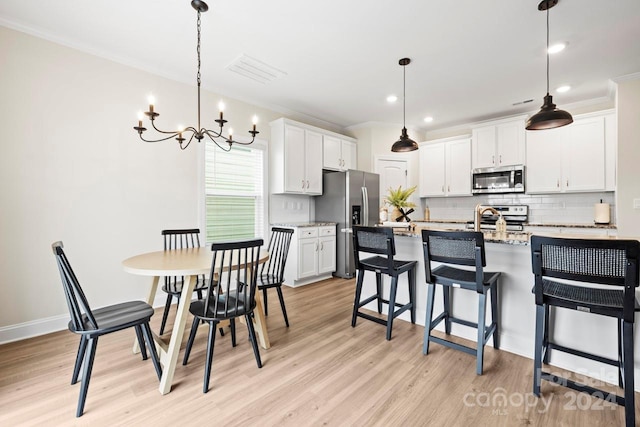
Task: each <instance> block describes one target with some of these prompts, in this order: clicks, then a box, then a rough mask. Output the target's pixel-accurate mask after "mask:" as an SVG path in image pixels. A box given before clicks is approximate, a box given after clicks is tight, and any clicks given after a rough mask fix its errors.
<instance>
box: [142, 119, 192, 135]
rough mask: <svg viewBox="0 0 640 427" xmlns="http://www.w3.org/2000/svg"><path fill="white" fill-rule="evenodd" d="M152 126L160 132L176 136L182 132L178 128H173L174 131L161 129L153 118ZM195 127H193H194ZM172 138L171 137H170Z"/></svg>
mask: <svg viewBox="0 0 640 427" xmlns="http://www.w3.org/2000/svg"><path fill="white" fill-rule="evenodd" d="M151 126H153V128H154V129H155V130H156V132H160V133H164V134H167V135H168V134H171V135H173V136H176V135H177V134H179V133H180V131H177V130H173V131H166V130H160V129H158V128H157V127H156V124H155V121H154V120H151ZM192 129H193V128H192ZM170 138H171V137H170Z"/></svg>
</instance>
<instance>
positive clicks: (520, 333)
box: [362, 224, 640, 391]
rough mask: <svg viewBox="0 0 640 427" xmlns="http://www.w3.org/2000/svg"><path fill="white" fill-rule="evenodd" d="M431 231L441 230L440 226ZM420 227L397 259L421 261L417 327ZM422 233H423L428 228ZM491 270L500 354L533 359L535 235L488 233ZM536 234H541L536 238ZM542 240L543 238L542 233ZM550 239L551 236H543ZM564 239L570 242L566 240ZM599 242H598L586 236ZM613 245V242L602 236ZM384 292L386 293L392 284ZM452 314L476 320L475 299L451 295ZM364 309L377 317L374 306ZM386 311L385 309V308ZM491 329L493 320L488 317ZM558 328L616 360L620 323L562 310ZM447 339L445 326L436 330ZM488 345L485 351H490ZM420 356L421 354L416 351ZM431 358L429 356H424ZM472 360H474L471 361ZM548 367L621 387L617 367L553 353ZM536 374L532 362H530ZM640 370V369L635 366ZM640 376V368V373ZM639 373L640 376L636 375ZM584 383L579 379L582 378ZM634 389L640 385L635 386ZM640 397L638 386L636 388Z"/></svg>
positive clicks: (558, 335)
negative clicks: (495, 275) (496, 274)
mask: <svg viewBox="0 0 640 427" xmlns="http://www.w3.org/2000/svg"><path fill="white" fill-rule="evenodd" d="M434 225H435V226H432V227H428V228H431V229H442V227H441V226H439V225H438V224H434ZM419 228H420V227H418V229H417V230H416V231H411V230H403V231H396V233H395V234H396V237H395V243H396V257H395V258H396V259H398V260H418V269H417V276H416V277H417V280H416V283H417V286H416V288H417V289H416V315H417V317H416V323H418V324H420V325H423V326H424V324H425V312H426V298H427V296H426V288H427V286H426V282H425V271H424V257H423V251H422V238H421V234H420V229H419ZM422 228H425V227H424V226H423V227H422ZM484 234H485V250H486V260H487V266H486V269H485V271H501V272H502V275H501V277H500V281H499V284H498V295H499V301H498V307H499V308H498V312H499V317H500V319H499V324H500V350H503V351H508V352H511V353H515V354H518V355H521V356H524V357H527V358H530V359H533V350H534V333H535V302H534V296H533V293H532V288H533V273H532V270H531V250H530V246H529V238H530V235H531V233H528V232H527V233H506V234H503V235H500V234H499V233H484ZM536 234H538V233H536ZM539 234H543V233H539ZM544 234H547V233H544ZM565 237H571V236H566V235H565ZM584 237H590V238H597V237H595V236H584ZM601 238H604V239H610V238H615V236H602V237H601ZM385 280H386V281H387V286H385V291H386V292H388V288H389V286H388V281H389V279H388V278H385ZM405 281H406V278H404V277H403V278H401V279H400V284H399V286H398V297H397V301H398V302H399V303H402V302H404V301H408V298H409V296H408V290H407V286H406V285H405ZM373 294H375V275H374V274H365V278H364V288H363V292H362V295H363V296H367V295H373ZM452 301H453V302H452V311H453V314H454V315H455V316H456V317H461V318H463V319H467V320H470V321H474V319H477V297H476V296H475V295H473V293H472V292H469V291H467V290H461V289H453V300H452ZM365 308H367V309H370V310H372V311H376V306H375V302H373V303H371V304H369V305H367V306H366V307H365ZM384 309H386V307H385V308H384ZM442 309H443V302H442V289H441V288H440V287H437V290H436V298H435V305H434V314H436V313H440V312H442ZM487 317H488V319H487V324H489V323H490V320H489V319H490V314H488V315H487ZM399 319H402V320H406V321H409V314H408V313H403V314H402V315H401V316H400V317H399ZM552 322H555V324H556V327H555V329H554V341H556V342H558V343H562V344H564V345H566V346H569V347H574V348H579V349H581V350H583V351H587V352H591V353H594V354H598V355H601V356H603V357H608V358H611V359H617V340H616V333H615V331H616V321H615V319H609V318H604V317H603V316H596V315H592V314H589V313H582V312H578V311H572V310H558V309H556V310H555V312H554V313H553V314H552ZM638 329H640V328H636V331H635V332H636V337H635V344H636V345H635V347H636V348H635V352H636V353H635V354H636V355H637V354H640V348H639V347H640V346H639V343H640V339H639V338H638ZM436 330H438V331H441V332H443V333H444V323H441V324H440V325H438V326H437V327H436ZM451 334H452V335H454V336H459V337H462V338H465V339H469V340H471V341H474V342H475V340H476V330H475V329H472V328H468V327H465V326H462V325H459V324H455V323H454V324H452V329H451ZM491 343H492V341H491V340H489V342H488V343H487V345H491ZM443 350H444V347H442V346H438V345H432V346H431V349H430V352H431V351H433V352H436V351H443ZM416 351H418V350H416ZM425 357H428V356H425ZM469 357H471V356H469ZM550 362H551V364H552V365H554V366H558V367H560V368H564V369H567V370H570V371H573V372H576V373H577V374H579V375H582V376H588V377H592V378H596V379H599V380H604V381H606V382H609V383H613V384H617V378H618V374H617V370H616V368H615V367H612V366H608V365H603V364H600V363H596V362H593V361H591V360H586V359H582V358H577V357H574V356H571V355H569V354H565V353H561V352H559V351H552V352H551V359H550ZM491 365H492V360H491V357H489V358H486V359H485V372H486V373H487V374H489V375H490V372H491V368H492V366H491ZM531 366H532V370H533V360H532V364H531ZM636 366H638V367H640V365H638V364H636ZM636 371H638V368H636ZM636 373H638V372H636ZM578 378H581V377H578ZM636 384H637V385H638V384H639V383H638V382H637V381H636ZM636 390H637V391H638V390H639V389H638V386H636Z"/></svg>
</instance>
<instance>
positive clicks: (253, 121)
mask: <svg viewBox="0 0 640 427" xmlns="http://www.w3.org/2000/svg"><path fill="white" fill-rule="evenodd" d="M251 122H252V123H253V125H254V126H255V125H257V124H258V116H256V115H254V116H253V118H252V119H251Z"/></svg>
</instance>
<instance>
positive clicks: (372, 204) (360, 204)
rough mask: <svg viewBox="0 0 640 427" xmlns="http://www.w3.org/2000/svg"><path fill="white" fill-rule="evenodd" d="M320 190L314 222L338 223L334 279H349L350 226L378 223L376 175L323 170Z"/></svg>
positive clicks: (351, 266)
mask: <svg viewBox="0 0 640 427" xmlns="http://www.w3.org/2000/svg"><path fill="white" fill-rule="evenodd" d="M322 190H323V192H322V196H318V197H316V221H319V222H322V221H326V222H337V223H338V232H337V234H336V236H337V238H336V257H337V259H336V272H335V273H334V276H338V277H344V278H348V279H350V278H352V277H354V276H355V271H356V269H355V262H354V258H353V238H352V234H351V227H352V226H354V225H370V226H373V225H375V224H376V223H377V222H378V208H379V207H380V175H378V174H375V173H369V172H363V171H358V170H348V171H346V172H332V171H324V173H323V175H322Z"/></svg>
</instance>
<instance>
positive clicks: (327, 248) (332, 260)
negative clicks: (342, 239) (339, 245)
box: [318, 236, 336, 274]
mask: <svg viewBox="0 0 640 427" xmlns="http://www.w3.org/2000/svg"><path fill="white" fill-rule="evenodd" d="M318 243H319V244H320V248H319V252H318V274H323V273H331V272H333V271H336V236H329V237H320V238H318Z"/></svg>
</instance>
